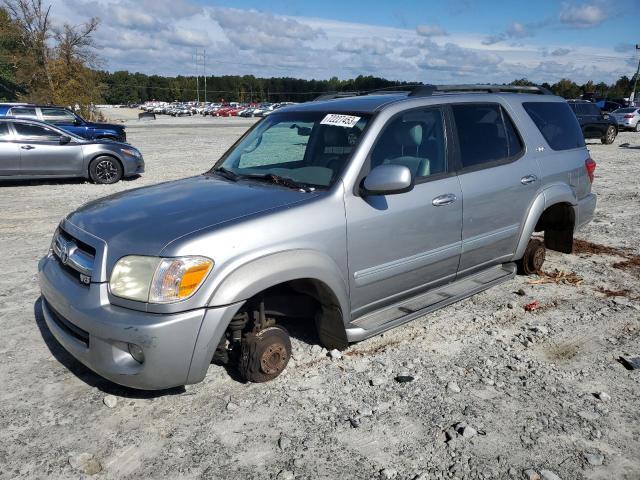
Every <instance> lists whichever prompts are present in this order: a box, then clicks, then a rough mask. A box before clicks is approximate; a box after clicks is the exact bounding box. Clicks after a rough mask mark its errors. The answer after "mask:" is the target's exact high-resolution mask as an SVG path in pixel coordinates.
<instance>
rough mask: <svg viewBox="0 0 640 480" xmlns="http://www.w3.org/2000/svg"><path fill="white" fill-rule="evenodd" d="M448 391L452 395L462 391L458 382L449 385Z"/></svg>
mask: <svg viewBox="0 0 640 480" xmlns="http://www.w3.org/2000/svg"><path fill="white" fill-rule="evenodd" d="M447 391H449V392H451V393H460V392H461V391H462V389H461V388H460V387H459V386H458V384H457V383H456V382H449V383H447Z"/></svg>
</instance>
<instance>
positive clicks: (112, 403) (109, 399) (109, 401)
mask: <svg viewBox="0 0 640 480" xmlns="http://www.w3.org/2000/svg"><path fill="white" fill-rule="evenodd" d="M102 402H103V403H104V404H105V405H106V406H107V407H109V408H115V407H116V405H117V404H118V397H115V396H113V395H107V396H106V397H104V398H103V399H102Z"/></svg>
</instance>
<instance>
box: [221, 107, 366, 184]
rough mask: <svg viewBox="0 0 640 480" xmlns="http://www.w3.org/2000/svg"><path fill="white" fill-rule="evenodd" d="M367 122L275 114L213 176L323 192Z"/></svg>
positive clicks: (356, 117)
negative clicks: (265, 181)
mask: <svg viewBox="0 0 640 480" xmlns="http://www.w3.org/2000/svg"><path fill="white" fill-rule="evenodd" d="M369 118H370V116H369V115H363V114H354V115H345V114H332V113H325V112H280V113H274V114H272V115H270V116H268V117H266V118H265V119H264V120H262V121H261V122H260V123H258V124H257V125H256V126H255V127H254V128H253V129H252V130H250V131H249V133H248V134H247V135H246V136H245V137H244V138H242V139H241V140H240V141H239V142H238V143H237V144H236V145H235V146H234V147H233V148H231V149H230V150H229V151H228V152H227V153H226V154H225V155H224V156H223V157H222V158H221V159H220V161H219V162H218V163H217V164H216V166H215V167H214V169H213V170H212V172H216V171H218V172H220V173H224V174H225V175H226V176H231V177H232V179H233V178H242V177H244V178H253V179H262V180H264V179H266V180H271V181H272V183H279V184H281V185H284V186H291V184H292V183H293V184H294V186H295V184H298V186H306V187H312V188H327V187H329V186H331V185H332V184H333V182H334V180H335V179H336V178H337V176H338V175H339V174H340V172H341V171H342V169H343V168H344V167H345V165H346V164H347V162H348V161H349V158H350V157H351V154H352V153H353V151H354V150H355V148H356V146H357V145H358V143H359V141H360V138H361V136H362V132H363V131H364V129H365V127H366V125H367V122H368V121H369ZM283 179H284V180H285V181H282V180H283ZM278 180H280V181H278Z"/></svg>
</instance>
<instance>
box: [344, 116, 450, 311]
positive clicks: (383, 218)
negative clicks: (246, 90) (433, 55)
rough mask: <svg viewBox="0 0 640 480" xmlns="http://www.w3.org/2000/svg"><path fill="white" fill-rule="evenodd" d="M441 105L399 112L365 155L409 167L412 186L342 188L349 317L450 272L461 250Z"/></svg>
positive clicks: (370, 164) (433, 282) (370, 163)
mask: <svg viewBox="0 0 640 480" xmlns="http://www.w3.org/2000/svg"><path fill="white" fill-rule="evenodd" d="M445 132H446V127H445V121H444V113H443V110H442V109H440V108H438V107H431V108H421V109H417V110H412V111H408V112H404V113H402V114H399V115H398V116H396V117H394V118H392V119H391V120H390V121H389V122H388V123H387V125H386V126H385V127H384V129H383V130H382V133H381V134H380V136H379V137H378V140H377V141H376V144H375V146H374V148H373V149H372V151H371V154H370V157H369V159H368V162H367V167H366V168H367V170H368V171H370V170H371V169H372V168H375V167H376V166H378V165H382V164H399V165H404V166H406V167H408V168H409V169H410V170H411V172H412V174H413V176H414V179H415V186H414V188H413V190H411V191H409V192H406V193H400V194H395V195H371V196H363V195H347V196H346V197H345V203H346V215H347V247H348V263H349V283H350V296H351V307H352V317H353V318H355V317H358V316H360V315H363V314H365V313H367V312H368V311H371V310H374V309H376V308H379V307H383V306H384V305H387V304H390V303H393V302H394V301H396V300H400V299H402V298H403V297H408V296H411V295H412V294H415V293H418V292H420V291H423V290H426V289H428V288H431V287H434V286H436V285H440V284H442V283H446V282H448V281H451V280H453V279H454V278H455V275H456V270H457V268H458V262H459V258H460V251H461V224H462V192H461V190H460V184H459V182H458V179H457V177H456V176H455V174H453V173H451V169H450V168H449V167H450V162H449V154H448V148H447V142H446V138H447V136H446V135H445Z"/></svg>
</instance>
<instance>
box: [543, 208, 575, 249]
mask: <svg viewBox="0 0 640 480" xmlns="http://www.w3.org/2000/svg"><path fill="white" fill-rule="evenodd" d="M575 221H576V219H575V211H574V209H573V207H572V206H571V204H569V203H566V202H563V203H556V204H555V205H551V206H550V207H548V208H547V209H546V210H545V211H544V212H542V215H541V216H540V218H539V219H538V223H536V227H535V229H534V231H536V232H544V243H545V245H546V247H547V248H548V249H550V250H556V251H558V252H562V253H571V252H572V251H573V229H574V227H575Z"/></svg>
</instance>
